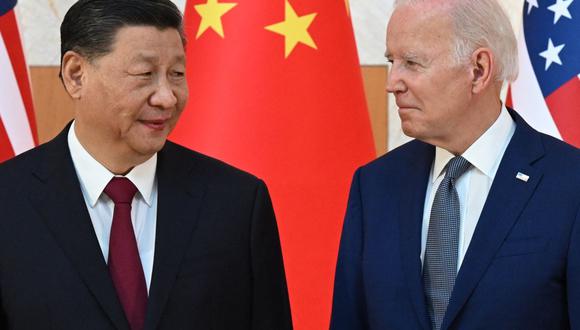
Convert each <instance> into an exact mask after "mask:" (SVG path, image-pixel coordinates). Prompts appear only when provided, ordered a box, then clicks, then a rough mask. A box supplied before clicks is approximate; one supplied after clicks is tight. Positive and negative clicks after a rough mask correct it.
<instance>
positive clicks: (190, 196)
mask: <svg viewBox="0 0 580 330" xmlns="http://www.w3.org/2000/svg"><path fill="white" fill-rule="evenodd" d="M174 149H175V146H174V145H173V144H171V143H170V142H168V143H167V145H166V147H165V148H164V149H163V151H161V152H160V153H159V161H158V165H157V166H158V167H157V182H158V183H157V185H158V191H159V195H158V196H159V197H158V201H157V208H158V211H157V230H156V236H155V260H154V262H153V274H152V279H151V288H150V290H149V304H148V307H147V308H148V309H147V319H146V322H145V329H155V328H157V325H158V323H159V321H160V319H161V315H162V313H163V309H164V306H165V304H166V303H167V299H168V297H169V294H170V292H171V289H172V287H173V284H174V282H175V279H176V277H177V273H178V271H179V267H180V265H181V260H182V258H183V256H184V253H185V251H186V249H187V248H188V246H189V242H190V239H191V237H192V232H193V231H194V230H195V227H196V224H197V220H198V215H199V210H200V208H201V204H202V200H203V196H204V193H205V190H206V186H205V183H203V182H204V181H203V178H204V177H203V174H202V173H200V168H199V167H196V166H195V165H196V163H194V162H192V157H191V154H188V156H189V157H185V156H184V157H183V159H178V156H176V155H177V152H173V151H175V150H174ZM181 154H183V153H181ZM181 154H180V155H181Z"/></svg>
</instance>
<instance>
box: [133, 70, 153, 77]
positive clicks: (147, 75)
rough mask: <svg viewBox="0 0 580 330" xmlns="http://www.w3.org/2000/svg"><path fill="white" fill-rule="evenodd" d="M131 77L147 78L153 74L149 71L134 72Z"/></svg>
mask: <svg viewBox="0 0 580 330" xmlns="http://www.w3.org/2000/svg"><path fill="white" fill-rule="evenodd" d="M131 75H132V76H134V77H138V78H149V77H151V76H152V75H153V72H151V71H144V72H136V73H132V74H131Z"/></svg>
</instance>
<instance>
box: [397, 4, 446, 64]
mask: <svg viewBox="0 0 580 330" xmlns="http://www.w3.org/2000/svg"><path fill="white" fill-rule="evenodd" d="M453 38H454V31H453V25H452V22H451V19H450V17H449V14H448V10H447V9H446V8H442V7H433V4H432V3H431V1H425V2H420V3H418V4H413V5H402V6H399V7H397V8H396V9H395V11H394V12H393V15H392V16H391V19H390V20H389V24H388V25H387V54H389V53H392V52H395V51H398V50H401V49H405V50H406V51H413V52H419V51H420V50H422V49H430V48H437V49H448V50H449V49H450V47H451V45H452V44H453Z"/></svg>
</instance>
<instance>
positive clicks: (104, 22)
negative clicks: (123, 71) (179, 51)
mask: <svg viewBox="0 0 580 330" xmlns="http://www.w3.org/2000/svg"><path fill="white" fill-rule="evenodd" d="M126 26H153V27H156V28H158V29H160V30H164V29H167V28H172V29H176V30H177V31H178V32H179V34H180V36H181V40H182V42H183V44H184V45H185V41H186V39H185V34H184V32H183V19H182V15H181V12H180V11H179V9H178V8H177V7H176V6H175V4H174V3H173V2H171V1H170V0H80V1H78V2H76V3H75V4H74V5H73V6H72V7H71V8H70V9H69V11H68V12H67V13H66V15H65V17H64V20H63V22H62V24H61V26H60V39H61V46H60V52H61V53H60V56H61V57H60V59H61V64H62V59H63V56H64V54H65V53H66V52H67V51H69V50H72V51H75V52H77V53H79V54H80V55H82V56H84V57H85V58H87V59H88V60H93V59H96V58H98V57H100V56H104V55H106V54H108V53H109V52H111V51H112V49H111V47H112V46H113V43H114V41H115V40H114V39H115V36H116V34H117V32H118V31H119V29H121V28H123V27H126Z"/></svg>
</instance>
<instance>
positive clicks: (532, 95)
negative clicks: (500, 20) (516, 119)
mask: <svg viewBox="0 0 580 330" xmlns="http://www.w3.org/2000/svg"><path fill="white" fill-rule="evenodd" d="M518 50H519V61H520V74H519V76H518V79H517V80H516V81H515V82H513V83H512V84H511V93H512V102H513V106H514V108H515V110H516V111H517V112H518V113H519V114H520V115H522V117H524V119H525V120H526V121H527V122H528V124H530V125H531V126H532V127H534V128H535V129H536V130H538V131H540V132H542V133H546V134H548V135H552V136H553V137H556V138H558V139H560V140H561V139H562V136H561V135H560V132H559V131H558V128H557V127H556V124H555V123H554V119H553V118H552V115H551V114H550V110H549V109H548V106H547V105H546V100H544V96H543V95H542V90H541V89H540V85H539V84H538V80H537V79H536V74H535V73H534V69H533V67H532V62H531V61H530V56H534V55H537V54H531V55H528V47H527V46H526V42H525V38H524V29H523V27H522V28H521V29H520V37H519V40H518Z"/></svg>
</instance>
